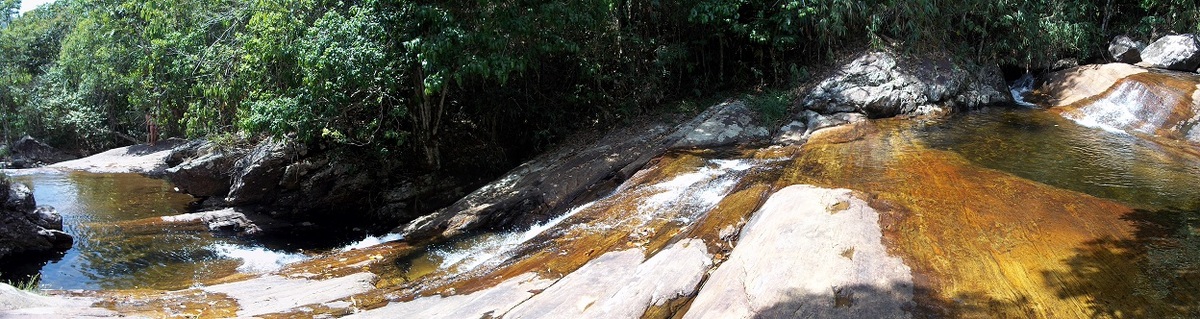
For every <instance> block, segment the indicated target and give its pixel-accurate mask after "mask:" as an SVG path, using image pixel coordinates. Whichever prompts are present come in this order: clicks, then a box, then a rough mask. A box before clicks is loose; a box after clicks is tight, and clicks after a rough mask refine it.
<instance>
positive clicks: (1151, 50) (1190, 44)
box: [1138, 34, 1200, 72]
mask: <svg viewBox="0 0 1200 319" xmlns="http://www.w3.org/2000/svg"><path fill="white" fill-rule="evenodd" d="M1138 66H1142V67H1147V68H1158V69H1167V70H1175V71H1185V72H1196V67H1200V38H1198V37H1197V36H1196V35H1194V34H1177V35H1168V36H1164V37H1162V38H1159V39H1158V40H1155V41H1154V43H1150V45H1148V46H1146V49H1145V50H1143V51H1142V62H1140V63H1138Z"/></svg>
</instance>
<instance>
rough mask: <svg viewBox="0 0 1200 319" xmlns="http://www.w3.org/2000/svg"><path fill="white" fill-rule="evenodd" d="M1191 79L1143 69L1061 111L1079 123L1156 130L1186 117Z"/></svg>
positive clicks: (1117, 130)
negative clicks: (1087, 99) (1102, 91)
mask: <svg viewBox="0 0 1200 319" xmlns="http://www.w3.org/2000/svg"><path fill="white" fill-rule="evenodd" d="M1195 83H1196V82H1193V81H1190V80H1184V79H1178V78H1175V77H1172V76H1170V75H1164V74H1153V73H1144V74H1136V75H1131V76H1129V77H1127V78H1125V79H1122V80H1120V81H1119V82H1117V84H1115V85H1113V87H1112V88H1109V89H1108V91H1105V92H1104V93H1102V94H1100V95H1098V96H1096V97H1095V98H1094V99H1091V100H1090V101H1087V102H1085V103H1084V104H1080V105H1077V106H1075V107H1074V109H1073V110H1070V111H1067V112H1063V116H1064V117H1066V118H1068V119H1071V120H1074V121H1075V122H1076V123H1079V124H1080V125H1083V126H1088V127H1094V128H1099V129H1103V130H1106V131H1110V132H1115V133H1126V132H1140V133H1146V134H1156V133H1158V131H1159V130H1171V129H1173V128H1174V127H1175V126H1176V124H1177V123H1176V122H1178V121H1180V120H1186V119H1187V118H1189V117H1190V116H1187V115H1185V114H1187V113H1190V110H1189V109H1190V108H1191V107H1192V103H1193V102H1192V101H1191V96H1190V95H1191V92H1192V90H1194V89H1195Z"/></svg>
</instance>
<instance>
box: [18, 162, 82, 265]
mask: <svg viewBox="0 0 1200 319" xmlns="http://www.w3.org/2000/svg"><path fill="white" fill-rule="evenodd" d="M0 187H2V189H4V190H5V191H4V192H0V202H2V203H3V205H2V206H0V260H4V259H5V258H7V257H9V256H12V255H15V254H51V253H55V252H61V251H64V250H67V249H70V248H71V245H72V244H73V239H72V238H71V236H70V235H68V234H66V233H64V232H62V229H63V227H62V217H61V216H59V215H58V213H57V212H56V211H54V208H52V207H49V206H41V207H37V203H36V202H35V201H34V198H33V192H32V191H30V189H29V188H28V187H26V186H25V185H22V184H17V183H11V184H10V183H9V182H7V181H2V180H0Z"/></svg>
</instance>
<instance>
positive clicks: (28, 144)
mask: <svg viewBox="0 0 1200 319" xmlns="http://www.w3.org/2000/svg"><path fill="white" fill-rule="evenodd" d="M8 153H10V154H9V157H10V161H9V168H33V167H41V166H46V165H49V164H54V163H58V162H63V161H69V160H73V159H76V158H78V157H76V156H74V155H71V154H67V153H66V152H63V151H60V150H58V149H56V148H54V147H51V146H50V145H46V143H42V141H39V140H37V139H35V138H33V137H30V136H28V135H26V136H25V137H22V138H21V139H19V140H17V141H16V142H15V143H13V144H12V146H10V147H8Z"/></svg>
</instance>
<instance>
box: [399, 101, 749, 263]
mask: <svg viewBox="0 0 1200 319" xmlns="http://www.w3.org/2000/svg"><path fill="white" fill-rule="evenodd" d="M747 113H749V110H748V109H747V108H746V107H745V105H744V104H743V103H742V102H739V101H729V102H725V103H721V104H718V105H714V106H712V107H711V108H709V109H708V110H706V111H705V112H703V113H701V114H700V115H698V116H696V117H694V118H692V119H691V120H689V121H686V122H682V124H670V123H672V122H674V123H679V122H680V121H679V119H678V118H677V117H675V118H664V119H658V120H655V121H649V122H644V123H639V124H635V125H628V126H623V127H620V128H617V129H614V130H612V131H610V132H608V133H607V134H606V135H604V136H603V137H601V138H598V139H597V138H591V139H582V138H581V139H577V142H575V143H570V145H565V146H562V147H560V148H559V149H557V150H555V151H551V152H548V153H546V154H543V155H542V156H539V157H537V158H535V159H533V160H532V161H529V162H526V163H525V164H522V165H521V166H519V167H517V168H516V169H514V170H512V171H509V172H508V173H507V174H505V175H504V176H503V177H502V178H500V179H499V180H497V181H495V182H492V183H491V184H488V185H487V186H484V187H482V188H480V189H478V190H476V191H475V192H472V193H471V194H468V195H467V196H466V197H464V198H463V199H461V200H459V201H458V202H456V203H454V204H453V205H450V206H448V207H446V208H443V209H440V210H438V211H436V212H434V213H432V214H429V215H426V216H422V217H420V218H418V219H416V220H414V221H412V222H410V223H408V224H406V225H403V226H401V227H399V228H397V229H396V230H394V231H396V232H399V233H402V234H404V236H405V238H408V239H409V240H420V239H426V238H430V237H453V236H457V235H460V234H463V233H465V232H468V231H471V230H475V229H479V228H495V229H500V228H506V227H510V226H513V225H514V224H528V223H532V222H535V221H539V220H544V219H547V218H549V214H550V213H551V212H554V211H558V210H562V209H565V208H567V207H569V206H571V205H578V204H580V203H579V200H581V199H585V198H588V196H596V195H597V193H601V192H604V189H606V188H608V187H613V186H615V185H616V184H618V183H620V182H621V181H623V180H625V179H627V178H629V177H630V176H633V174H634V173H635V172H637V171H638V170H640V169H642V167H643V166H645V165H646V163H648V162H649V161H650V160H651V159H653V158H655V157H658V156H660V155H662V154H663V153H664V152H666V151H668V150H670V149H678V148H710V147H718V146H726V145H732V144H748V143H762V142H766V141H767V138H768V137H769V136H768V133H767V130H766V129H765V128H763V127H762V126H761V124H757V123H756V120H755V119H754V117H753V116H751V115H748V114H747Z"/></svg>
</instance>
